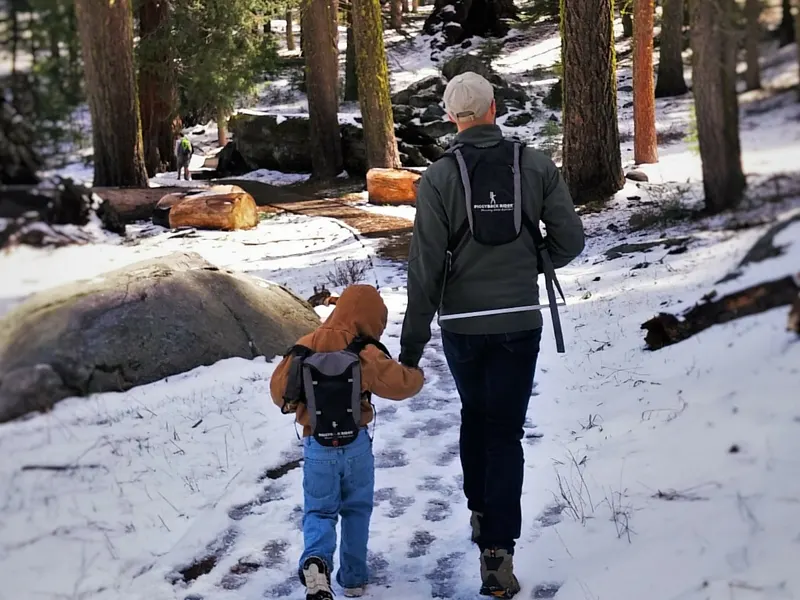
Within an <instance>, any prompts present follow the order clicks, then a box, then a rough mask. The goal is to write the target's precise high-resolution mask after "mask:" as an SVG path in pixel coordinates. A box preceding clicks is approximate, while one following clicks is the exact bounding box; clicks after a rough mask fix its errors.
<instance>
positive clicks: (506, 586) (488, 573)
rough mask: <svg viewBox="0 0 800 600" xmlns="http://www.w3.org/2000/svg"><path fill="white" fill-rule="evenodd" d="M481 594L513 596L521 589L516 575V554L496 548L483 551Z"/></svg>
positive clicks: (500, 596) (501, 596)
mask: <svg viewBox="0 0 800 600" xmlns="http://www.w3.org/2000/svg"><path fill="white" fill-rule="evenodd" d="M481 581H482V582H483V585H481V595H483V596H494V597H495V598H513V597H514V596H515V595H516V593H517V592H519V590H520V586H519V581H518V580H517V578H516V576H515V575H514V556H513V555H511V554H509V553H508V552H507V551H506V550H496V549H494V548H492V549H487V550H484V551H483V552H482V553H481Z"/></svg>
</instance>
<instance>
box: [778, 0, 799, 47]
mask: <svg viewBox="0 0 800 600" xmlns="http://www.w3.org/2000/svg"><path fill="white" fill-rule="evenodd" d="M781 6H782V7H783V18H782V19H781V24H780V26H778V40H779V45H780V47H781V48H783V47H784V46H788V45H789V44H791V43H792V42H794V40H795V30H794V18H793V17H792V0H782V2H781Z"/></svg>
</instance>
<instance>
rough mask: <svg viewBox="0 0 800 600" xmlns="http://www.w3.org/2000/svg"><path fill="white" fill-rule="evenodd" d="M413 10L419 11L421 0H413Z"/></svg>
mask: <svg viewBox="0 0 800 600" xmlns="http://www.w3.org/2000/svg"><path fill="white" fill-rule="evenodd" d="M411 12H419V0H411Z"/></svg>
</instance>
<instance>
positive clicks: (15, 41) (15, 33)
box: [9, 2, 19, 84]
mask: <svg viewBox="0 0 800 600" xmlns="http://www.w3.org/2000/svg"><path fill="white" fill-rule="evenodd" d="M9 10H10V11H11V83H12V84H13V83H14V82H15V80H16V78H17V52H18V48H19V15H18V14H17V7H16V3H15V2H11V3H10V7H9Z"/></svg>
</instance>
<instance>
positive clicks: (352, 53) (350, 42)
mask: <svg viewBox="0 0 800 600" xmlns="http://www.w3.org/2000/svg"><path fill="white" fill-rule="evenodd" d="M344 100H345V102H356V101H358V75H357V74H356V40H355V36H354V35H353V11H352V7H348V9H347V50H346V51H345V57H344Z"/></svg>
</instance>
